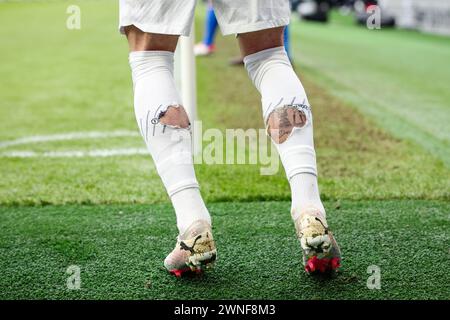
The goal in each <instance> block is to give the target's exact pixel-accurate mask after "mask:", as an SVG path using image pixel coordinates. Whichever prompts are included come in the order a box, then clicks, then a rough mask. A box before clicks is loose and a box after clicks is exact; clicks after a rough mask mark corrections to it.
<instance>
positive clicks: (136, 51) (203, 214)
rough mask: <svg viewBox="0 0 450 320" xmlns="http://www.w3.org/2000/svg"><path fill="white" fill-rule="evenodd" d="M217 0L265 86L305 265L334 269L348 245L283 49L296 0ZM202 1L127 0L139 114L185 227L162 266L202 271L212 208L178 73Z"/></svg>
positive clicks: (212, 251) (124, 12)
mask: <svg viewBox="0 0 450 320" xmlns="http://www.w3.org/2000/svg"><path fill="white" fill-rule="evenodd" d="M213 4H214V10H215V14H216V17H217V21H218V23H219V25H220V27H221V30H222V33H223V34H224V35H230V34H236V35H237V39H238V42H239V46H240V49H241V53H242V56H243V57H244V64H245V67H246V69H247V71H248V74H249V76H250V79H251V80H252V81H253V83H254V85H255V87H256V88H257V89H258V91H259V92H260V93H261V102H262V111H263V112H262V113H263V117H264V123H265V124H266V127H267V134H268V135H269V136H270V137H271V139H272V141H273V143H274V145H275V146H276V148H277V150H278V153H279V155H280V157H281V161H282V163H283V166H284V169H285V171H286V176H287V179H288V180H289V184H290V187H291V191H292V206H291V216H292V219H293V221H294V225H295V228H296V231H297V235H298V238H299V240H300V246H301V249H302V251H303V257H304V264H305V269H306V271H308V272H314V271H322V272H325V271H328V270H334V269H336V268H338V267H339V264H340V252H339V248H338V245H337V244H336V241H335V240H334V237H333V235H332V233H331V232H330V231H329V229H328V225H327V222H326V213H325V209H324V207H323V205H322V202H321V200H320V196H319V188H318V183H317V165H316V153H315V150H314V143H313V118H312V114H311V108H310V105H309V102H308V98H307V96H306V93H305V90H304V88H303V86H302V84H301V82H300V80H299V78H298V77H297V75H296V74H295V72H294V70H293V69H292V66H291V63H290V61H289V57H288V55H287V53H286V50H285V48H284V41H283V38H284V37H283V30H284V29H285V26H287V25H288V24H289V19H290V6H289V1H288V0H258V1H240V0H214V1H213ZM195 5H196V0H183V1H182V0H173V1H166V0H121V1H120V30H121V32H122V33H124V34H125V35H126V36H127V39H128V43H129V49H130V54H129V63H130V66H131V71H132V78H133V89H134V110H135V116H136V120H137V123H138V126H139V130H140V132H141V134H142V137H143V139H144V141H145V143H146V145H147V148H148V150H149V153H150V154H151V155H152V157H153V160H154V163H155V166H156V169H157V171H158V173H159V175H160V177H161V179H162V182H163V184H164V186H165V187H166V190H167V193H168V195H169V197H170V199H171V202H172V205H173V207H174V209H175V213H176V217H177V227H178V230H179V235H178V238H177V242H176V245H175V248H174V249H173V251H172V252H171V253H170V254H169V255H168V256H167V258H166V259H165V261H164V265H165V267H166V268H167V270H168V271H169V272H171V273H173V274H175V275H178V276H179V275H182V274H183V273H185V272H190V271H194V272H201V271H202V270H203V269H204V268H205V267H206V266H208V265H210V264H212V263H213V262H214V261H215V260H216V257H217V251H216V245H215V242H214V239H213V235H212V227H211V216H210V214H209V212H208V209H207V208H206V206H205V203H204V201H203V199H202V196H201V194H200V190H199V183H198V182H197V179H196V176H195V172H194V166H193V159H192V158H193V157H192V151H191V149H192V141H191V132H190V121H189V118H188V115H187V113H186V111H185V110H184V108H183V102H182V101H181V99H180V95H179V93H178V91H177V88H176V85H175V80H174V75H173V67H174V51H175V48H176V46H177V42H178V37H179V36H180V35H184V36H188V35H189V33H190V30H191V26H192V22H193V19H194V10H195ZM245 94H246V92H242V95H245ZM230 214H234V213H233V212H230ZM256 218H257V217H255V219H256ZM236 219H239V216H236ZM274 249H275V248H274ZM249 250H251V248H249ZM231 258H232V257H231ZM281 262H282V261H281ZM277 263H280V261H279V262H277Z"/></svg>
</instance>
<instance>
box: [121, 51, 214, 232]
mask: <svg viewBox="0 0 450 320" xmlns="http://www.w3.org/2000/svg"><path fill="white" fill-rule="evenodd" d="M129 61H130V66H131V70H132V75H133V87H134V110H135V115H136V120H137V122H138V125H139V129H140V132H141V134H142V136H143V138H144V140H145V143H146V144H147V148H148V150H149V152H150V154H151V155H152V158H153V161H154V163H155V166H156V169H157V171H158V173H159V175H160V177H161V180H162V182H163V184H164V186H165V187H166V190H167V193H168V194H169V196H170V198H171V200H172V204H173V206H174V209H175V213H176V215H177V226H178V228H179V231H180V233H183V232H184V230H186V229H187V228H188V227H189V226H190V224H192V223H193V222H194V221H196V220H206V221H208V222H209V223H211V218H210V216H209V212H208V210H207V209H206V206H205V204H204V202H203V199H202V197H201V195H200V191H199V185H198V182H197V179H196V177H195V172H194V166H193V161H192V150H191V149H192V137H191V132H190V129H189V128H176V127H172V126H168V125H163V124H161V123H159V119H160V117H162V116H163V115H164V112H165V111H167V109H168V108H169V107H180V106H181V105H182V102H181V99H180V96H179V94H178V92H177V89H176V85H175V81H174V77H173V63H174V62H173V53H172V52H168V51H137V52H131V53H130V56H129Z"/></svg>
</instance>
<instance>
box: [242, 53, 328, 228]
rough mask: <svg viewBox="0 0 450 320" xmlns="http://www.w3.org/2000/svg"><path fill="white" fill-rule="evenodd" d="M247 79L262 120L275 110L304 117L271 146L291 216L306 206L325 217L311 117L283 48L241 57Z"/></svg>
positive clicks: (302, 89)
mask: <svg viewBox="0 0 450 320" xmlns="http://www.w3.org/2000/svg"><path fill="white" fill-rule="evenodd" d="M244 63H245V66H246V68H247V71H248V73H249V76H250V78H251V79H252V81H253V83H254V84H255V86H256V88H257V89H258V90H259V92H260V93H261V101H262V107H263V116H264V121H265V122H266V123H267V121H268V119H269V116H270V115H271V113H272V112H273V111H274V110H276V109H277V108H283V107H285V106H288V107H293V108H295V109H297V110H300V111H302V112H303V113H304V114H305V115H306V119H307V120H306V121H307V122H306V124H305V125H304V126H303V127H302V128H297V127H295V128H294V129H293V130H292V133H291V135H290V136H289V138H287V140H286V141H284V142H283V143H281V144H277V143H274V144H275V146H276V148H277V150H278V153H279V154H280V158H281V161H282V163H283V166H284V169H285V171H286V175H287V178H288V179H289V184H290V186H291V191H292V210H291V213H292V217H293V218H294V219H296V218H297V217H298V215H299V214H300V213H301V212H302V211H303V210H304V209H306V208H308V207H315V208H317V209H319V210H320V211H322V213H323V214H324V215H325V209H324V207H323V205H322V202H321V200H320V195H319V188H318V186H317V165H316V154H315V150H314V141H313V125H312V124H313V123H312V114H311V110H310V106H309V102H308V98H307V96H306V93H305V90H304V88H303V86H302V84H301V82H300V80H299V78H298V77H297V75H296V74H295V72H294V70H293V69H292V66H291V63H290V61H289V58H288V56H287V54H286V51H285V49H284V47H276V48H271V49H267V50H263V51H260V52H257V53H254V54H251V55H248V56H246V57H245V58H244Z"/></svg>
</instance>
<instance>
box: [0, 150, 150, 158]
mask: <svg viewBox="0 0 450 320" xmlns="http://www.w3.org/2000/svg"><path fill="white" fill-rule="evenodd" d="M148 154H149V152H148V151H147V149H145V148H125V149H94V150H67V151H46V152H35V151H9V152H3V153H0V158H87V157H90V158H106V157H116V156H133V155H148Z"/></svg>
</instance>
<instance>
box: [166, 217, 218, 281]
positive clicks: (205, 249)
mask: <svg viewBox="0 0 450 320" xmlns="http://www.w3.org/2000/svg"><path fill="white" fill-rule="evenodd" d="M216 258H217V250H216V245H215V243H214V239H213V235H212V232H211V226H210V225H209V223H208V222H206V221H204V220H197V221H195V222H194V223H192V224H191V225H190V226H189V228H188V229H187V230H186V231H185V232H184V233H183V234H182V235H179V236H178V238H177V244H176V245H175V249H173V251H172V252H171V253H170V254H169V255H168V256H167V257H166V259H165V260H164V267H165V268H166V269H167V270H168V271H169V272H170V273H171V274H173V275H175V276H177V277H181V276H183V275H184V274H186V273H197V274H199V273H202V272H203V271H204V269H205V268H209V267H211V266H212V265H213V264H214V262H215V261H216Z"/></svg>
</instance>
